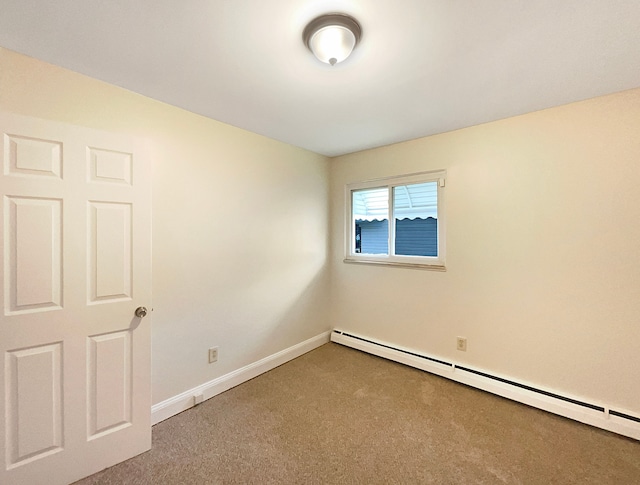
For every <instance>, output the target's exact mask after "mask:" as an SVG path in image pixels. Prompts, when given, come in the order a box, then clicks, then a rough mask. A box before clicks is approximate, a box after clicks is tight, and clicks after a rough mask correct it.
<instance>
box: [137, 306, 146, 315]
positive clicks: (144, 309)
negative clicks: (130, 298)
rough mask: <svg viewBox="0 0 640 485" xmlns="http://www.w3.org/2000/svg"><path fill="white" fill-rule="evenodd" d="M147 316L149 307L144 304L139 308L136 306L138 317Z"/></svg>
mask: <svg viewBox="0 0 640 485" xmlns="http://www.w3.org/2000/svg"><path fill="white" fill-rule="evenodd" d="M146 316H147V309H146V308H145V307H143V306H139V307H138V308H136V317H138V318H144V317H146Z"/></svg>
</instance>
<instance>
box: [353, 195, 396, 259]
mask: <svg viewBox="0 0 640 485" xmlns="http://www.w3.org/2000/svg"><path fill="white" fill-rule="evenodd" d="M351 194H352V201H351V207H352V220H353V224H354V226H355V228H354V229H355V230H354V231H353V237H354V239H355V241H354V246H353V247H354V248H355V252H356V253H362V254H389V190H388V189H387V188H386V187H383V188H377V189H366V190H354V191H353V192H352V193H351Z"/></svg>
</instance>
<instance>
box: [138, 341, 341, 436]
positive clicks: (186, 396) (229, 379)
mask: <svg viewBox="0 0 640 485" xmlns="http://www.w3.org/2000/svg"><path fill="white" fill-rule="evenodd" d="M330 333H331V332H325V333H321V334H320V335H316V336H315V337H312V338H310V339H308V340H305V341H304V342H300V343H299V344H296V345H294V346H292V347H289V348H288V349H284V350H282V351H280V352H277V353H275V354H273V355H270V356H268V357H265V358H264V359H261V360H259V361H257V362H254V363H252V364H249V365H246V366H244V367H242V368H240V369H237V370H235V371H233V372H230V373H228V374H225V375H223V376H220V377H218V378H216V379H213V380H211V381H209V382H205V383H204V384H201V385H199V386H197V387H194V388H193V389H189V390H188V391H185V392H183V393H181V394H178V395H177V396H174V397H171V398H169V399H167V400H165V401H162V402H159V403H158V404H154V405H153V406H152V407H151V423H152V424H157V423H159V422H160V421H164V420H165V419H168V418H170V417H171V416H175V415H176V414H178V413H181V412H182V411H185V410H187V409H189V408H192V407H193V406H195V405H196V404H197V403H200V402H202V401H204V400H207V399H210V398H212V397H213V396H215V395H217V394H220V393H221V392H224V391H226V390H228V389H231V388H232V387H235V386H237V385H238V384H242V383H243V382H246V381H248V380H250V379H253V378H254V377H257V376H259V375H260V374H263V373H265V372H267V371H269V370H271V369H274V368H276V367H278V366H280V365H282V364H284V363H286V362H289V361H290V360H293V359H295V358H296V357H300V356H301V355H303V354H306V353H307V352H309V351H311V350H313V349H315V348H318V347H320V346H321V345H324V344H326V343H327V342H329V336H330Z"/></svg>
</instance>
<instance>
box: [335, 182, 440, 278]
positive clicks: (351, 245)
mask: <svg viewBox="0 0 640 485" xmlns="http://www.w3.org/2000/svg"><path fill="white" fill-rule="evenodd" d="M446 176H447V173H446V170H436V171H430V172H420V173H413V174H408V175H400V176H394V177H386V178H381V179H375V180H368V181H365V182H356V183H350V184H347V185H346V186H345V200H346V204H345V206H346V214H345V215H346V217H345V222H346V227H345V236H346V237H345V243H346V244H345V258H344V262H345V263H365V264H383V265H391V266H406V267H414V268H421V269H430V270H436V271H446V267H445V240H446V218H445V190H444V188H445V186H446ZM425 182H437V183H438V186H437V187H438V189H437V190H438V191H437V197H438V208H437V214H438V219H437V220H438V256H405V255H400V256H399V255H396V254H395V223H394V213H393V206H394V200H393V197H394V190H393V189H394V187H397V186H400V185H410V184H420V183H425ZM385 187H386V188H387V190H388V191H389V202H388V204H389V208H388V219H387V220H388V224H389V231H388V232H389V240H388V246H387V247H388V252H389V254H387V255H384V254H363V253H356V252H355V221H354V219H353V207H352V205H353V191H356V190H362V189H377V188H385Z"/></svg>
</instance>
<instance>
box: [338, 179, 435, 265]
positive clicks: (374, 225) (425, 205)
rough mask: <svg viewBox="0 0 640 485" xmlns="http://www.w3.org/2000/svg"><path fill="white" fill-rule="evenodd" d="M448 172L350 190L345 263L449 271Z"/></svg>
mask: <svg viewBox="0 0 640 485" xmlns="http://www.w3.org/2000/svg"><path fill="white" fill-rule="evenodd" d="M445 176H446V173H445V172H444V171H438V172H425V173H419V174H413V175H405V176H400V177H394V178H388V179H382V180H374V181H370V182H360V183H355V184H350V185H347V214H348V217H347V220H348V224H349V227H348V230H347V231H346V233H347V251H346V258H345V261H346V262H362V263H383V264H392V265H400V266H421V267H426V268H430V269H439V270H444V249H445V248H444V230H445V224H444V186H445Z"/></svg>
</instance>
